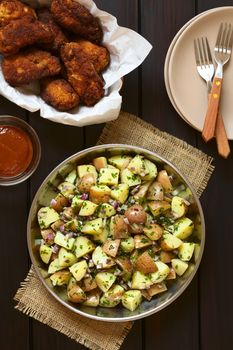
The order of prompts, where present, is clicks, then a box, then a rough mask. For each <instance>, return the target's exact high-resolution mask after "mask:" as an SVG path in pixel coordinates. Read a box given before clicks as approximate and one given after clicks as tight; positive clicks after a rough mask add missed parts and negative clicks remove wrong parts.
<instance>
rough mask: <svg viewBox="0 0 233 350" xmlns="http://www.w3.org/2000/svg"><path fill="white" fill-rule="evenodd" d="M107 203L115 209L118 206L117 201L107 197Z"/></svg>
mask: <svg viewBox="0 0 233 350" xmlns="http://www.w3.org/2000/svg"><path fill="white" fill-rule="evenodd" d="M109 204H111V205H112V206H113V208H114V209H117V208H118V207H119V204H118V202H117V201H114V200H113V199H109Z"/></svg>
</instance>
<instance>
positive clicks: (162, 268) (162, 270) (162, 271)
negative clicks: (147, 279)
mask: <svg viewBox="0 0 233 350" xmlns="http://www.w3.org/2000/svg"><path fill="white" fill-rule="evenodd" d="M155 264H156V266H157V269H158V270H157V271H156V272H154V273H152V274H151V275H150V276H151V282H152V284H153V283H161V282H162V281H163V280H165V278H166V277H167V276H168V274H169V272H170V269H169V266H168V265H166V264H164V263H162V262H161V261H156V263H155Z"/></svg>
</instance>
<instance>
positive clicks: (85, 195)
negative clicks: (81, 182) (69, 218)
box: [80, 193, 88, 200]
mask: <svg viewBox="0 0 233 350" xmlns="http://www.w3.org/2000/svg"><path fill="white" fill-rule="evenodd" d="M80 199H83V200H85V199H88V194H87V193H83V194H82V195H81V197H80Z"/></svg>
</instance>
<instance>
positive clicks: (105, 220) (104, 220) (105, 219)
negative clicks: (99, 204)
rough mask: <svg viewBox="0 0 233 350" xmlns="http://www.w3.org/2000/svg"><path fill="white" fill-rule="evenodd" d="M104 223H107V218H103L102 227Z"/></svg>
mask: <svg viewBox="0 0 233 350" xmlns="http://www.w3.org/2000/svg"><path fill="white" fill-rule="evenodd" d="M106 223H107V218H104V219H103V227H105V226H106Z"/></svg>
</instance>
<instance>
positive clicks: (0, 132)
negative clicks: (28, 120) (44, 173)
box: [0, 125, 33, 177]
mask: <svg viewBox="0 0 233 350" xmlns="http://www.w3.org/2000/svg"><path fill="white" fill-rule="evenodd" d="M32 155H33V147H32V142H31V140H30V138H29V136H28V135H27V134H26V133H25V132H24V131H23V130H21V129H19V128H18V127H15V126H11V125H0V176H4V177H8V176H9V177H12V176H16V175H19V174H21V173H23V172H24V171H25V170H26V169H27V168H28V166H29V164H30V162H31V160H32Z"/></svg>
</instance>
